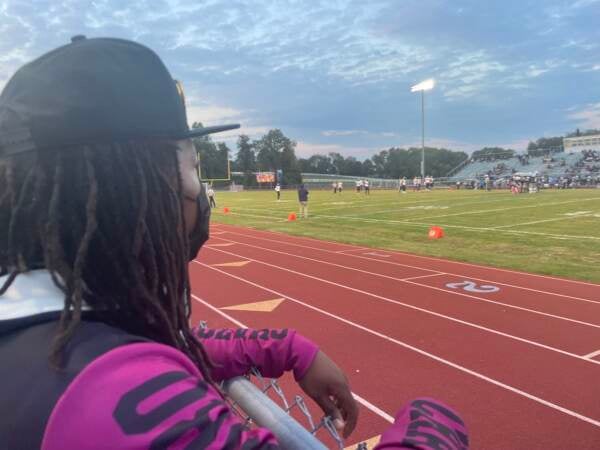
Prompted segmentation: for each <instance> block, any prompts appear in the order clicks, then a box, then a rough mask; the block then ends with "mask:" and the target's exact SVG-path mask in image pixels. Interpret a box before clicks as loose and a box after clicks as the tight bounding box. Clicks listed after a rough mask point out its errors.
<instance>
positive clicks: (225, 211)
mask: <svg viewBox="0 0 600 450" xmlns="http://www.w3.org/2000/svg"><path fill="white" fill-rule="evenodd" d="M223 212H224V213H225V214H227V213H228V212H229V208H228V207H227V206H226V207H225V208H223Z"/></svg>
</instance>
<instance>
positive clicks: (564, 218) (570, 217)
mask: <svg viewBox="0 0 600 450" xmlns="http://www.w3.org/2000/svg"><path fill="white" fill-rule="evenodd" d="M590 216H592V214H585V215H578V216H566V217H555V218H554V219H544V220H534V221H533V222H522V223H512V224H510V225H500V226H499V227H491V229H492V230H498V229H500V228H511V227H520V226H522V225H535V224H538V223H546V222H556V221H558V220H569V219H578V218H579V217H590Z"/></svg>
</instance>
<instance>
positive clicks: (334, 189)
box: [331, 181, 337, 194]
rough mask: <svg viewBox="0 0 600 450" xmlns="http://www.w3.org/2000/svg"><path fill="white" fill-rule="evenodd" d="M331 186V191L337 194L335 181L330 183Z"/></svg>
mask: <svg viewBox="0 0 600 450" xmlns="http://www.w3.org/2000/svg"><path fill="white" fill-rule="evenodd" d="M331 187H332V188H333V193H334V194H337V183H336V182H335V181H334V182H333V183H331Z"/></svg>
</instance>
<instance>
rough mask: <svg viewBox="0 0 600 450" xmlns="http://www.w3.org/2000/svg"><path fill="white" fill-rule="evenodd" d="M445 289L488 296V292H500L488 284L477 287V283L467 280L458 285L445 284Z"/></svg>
mask: <svg viewBox="0 0 600 450" xmlns="http://www.w3.org/2000/svg"><path fill="white" fill-rule="evenodd" d="M446 287H449V288H450V289H458V288H462V290H463V291H467V292H477V293H479V294H488V293H490V292H498V291H499V290H500V288H499V287H498V286H492V285H489V284H482V285H481V286H479V287H477V283H474V282H473V281H469V280H464V281H462V282H459V283H447V284H446Z"/></svg>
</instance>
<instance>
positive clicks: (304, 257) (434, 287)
mask: <svg viewBox="0 0 600 450" xmlns="http://www.w3.org/2000/svg"><path fill="white" fill-rule="evenodd" d="M221 239H222V238H221ZM232 242H234V243H236V244H240V245H244V246H246V247H252V248H257V249H260V250H263V251H268V252H271V253H279V254H281V255H285V256H291V257H293V258H297V259H305V260H307V261H314V262H317V263H321V264H326V265H330V266H334V267H340V268H342V269H347V270H352V271H355V272H361V273H365V274H368V275H373V276H376V277H381V278H387V279H390V280H395V281H403V282H406V283H411V284H414V285H417V286H421V287H425V288H427V289H434V290H438V291H442V292H449V293H451V294H455V295H462V296H464V297H469V298H473V299H475V300H479V301H481V302H485V303H490V304H495V305H501V306H504V307H506V308H512V309H516V310H520V311H527V312H529V313H532V314H538V315H541V316H545V317H551V318H553V319H559V320H564V321H567V322H572V323H577V324H579V325H585V326H589V327H593V328H600V325H597V324H594V323H589V322H584V321H581V320H577V319H571V318H569V317H564V316H558V315H555V314H550V313H546V312H543V311H538V310H536V309H530V308H525V307H523V306H517V305H513V304H510V303H504V302H501V301H499V300H490V299H487V298H483V297H476V296H474V295H470V294H464V293H462V292H457V291H455V290H448V289H442V288H438V287H436V286H430V285H427V284H420V283H415V282H414V281H410V280H408V279H406V278H397V277H392V276H389V275H383V274H380V273H377V272H369V271H368V270H363V269H357V268H355V267H348V266H344V265H342V264H336V263H332V262H329V261H322V260H320V259H316V258H309V257H308V256H301V255H296V254H293V253H287V252H282V251H279V250H273V249H271V248H267V247H259V246H256V245H252V244H247V243H245V242H239V241H232ZM215 250H216V249H215ZM218 251H221V252H223V250H218ZM224 253H228V254H230V255H233V256H239V257H242V256H241V255H236V254H234V253H229V252H224ZM352 256H356V255H352ZM244 258H246V259H249V260H251V261H257V262H259V263H261V264H267V265H270V264H268V263H266V262H264V261H259V260H256V259H252V258H248V257H246V256H244ZM371 260H372V261H380V260H378V259H371ZM383 262H387V261H383ZM273 267H277V268H279V269H281V270H285V271H288V272H292V273H295V274H298V275H301V276H304V277H309V278H314V279H317V280H320V281H323V282H325V283H332V284H335V285H338V284H337V283H334V282H332V281H328V280H323V279H322V278H316V277H313V276H312V275H307V274H304V273H301V272H296V271H294V270H291V269H286V268H284V267H281V266H273ZM421 270H427V269H421ZM430 271H431V272H433V270H430ZM435 274H436V275H452V274H449V273H446V272H435ZM409 278H410V277H409ZM498 284H502V283H498ZM338 286H340V285H338ZM343 287H344V288H345V289H355V288H351V287H349V286H345V285H344V286H343ZM360 292H365V291H360ZM368 294H370V295H374V296H376V297H377V295H376V294H372V293H368ZM392 301H396V300H392ZM594 303H598V302H594Z"/></svg>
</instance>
